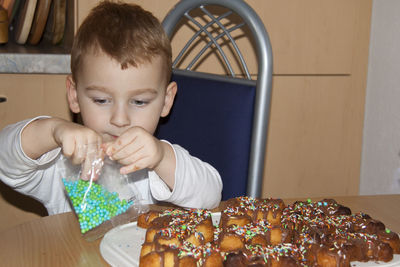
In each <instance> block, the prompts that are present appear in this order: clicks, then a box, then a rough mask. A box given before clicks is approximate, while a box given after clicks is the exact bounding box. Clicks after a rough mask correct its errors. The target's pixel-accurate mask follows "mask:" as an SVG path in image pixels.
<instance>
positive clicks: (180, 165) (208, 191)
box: [149, 142, 222, 209]
mask: <svg viewBox="0 0 400 267" xmlns="http://www.w3.org/2000/svg"><path fill="white" fill-rule="evenodd" d="M167 143H168V142H167ZM168 144H169V143H168ZM170 145H171V144H170ZM171 146H172V147H173V150H174V153H175V158H176V168H175V185H174V188H173V190H172V191H171V190H170V189H169V188H168V186H167V185H166V184H165V183H164V182H163V180H162V179H161V178H160V177H159V176H158V175H157V174H156V173H155V172H154V171H151V172H149V180H150V190H151V193H152V195H153V197H154V198H155V199H156V200H158V201H167V202H171V203H173V204H175V205H178V206H181V207H185V208H206V209H212V208H215V207H217V206H218V205H219V203H220V201H221V194H222V181H221V176H220V175H219V173H218V171H217V170H216V169H215V168H214V167H212V166H211V165H210V164H208V163H206V162H203V161H201V160H200V159H198V158H196V157H194V156H191V155H190V154H189V152H188V151H187V150H185V149H184V148H182V147H180V146H179V145H171Z"/></svg>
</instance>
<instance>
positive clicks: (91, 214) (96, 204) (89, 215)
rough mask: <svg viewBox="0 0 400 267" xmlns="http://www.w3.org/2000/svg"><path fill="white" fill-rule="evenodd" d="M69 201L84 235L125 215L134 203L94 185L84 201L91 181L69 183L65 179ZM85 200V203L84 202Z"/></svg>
mask: <svg viewBox="0 0 400 267" xmlns="http://www.w3.org/2000/svg"><path fill="white" fill-rule="evenodd" d="M63 183H64V186H65V189H66V191H67V193H68V196H69V199H70V201H71V203H72V206H73V207H74V210H75V213H76V214H77V216H78V219H79V224H80V228H81V232H82V234H84V233H86V232H87V231H89V230H91V229H93V228H95V227H97V226H99V225H100V224H102V223H103V222H105V221H107V220H110V219H111V218H113V217H115V216H117V215H119V214H122V213H125V212H126V211H127V210H128V208H129V207H130V206H131V205H132V204H133V201H126V200H125V199H123V200H121V199H120V198H119V196H118V193H116V192H113V193H112V192H109V191H107V190H106V189H105V188H104V187H102V186H101V185H99V184H96V183H93V184H92V186H91V188H90V190H89V192H88V193H87V195H86V198H85V200H84V195H85V192H86V190H87V189H88V186H89V181H84V180H81V179H80V180H77V181H67V180H66V179H63ZM83 200H84V201H83Z"/></svg>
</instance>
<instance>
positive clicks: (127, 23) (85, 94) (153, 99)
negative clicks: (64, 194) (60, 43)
mask: <svg viewBox="0 0 400 267" xmlns="http://www.w3.org/2000/svg"><path fill="white" fill-rule="evenodd" d="M71 69H72V76H68V77H67V95H68V102H69V106H70V109H71V111H72V112H74V113H80V114H81V117H82V121H83V123H84V125H85V126H87V127H89V128H91V129H93V130H95V131H97V132H98V133H99V134H101V135H102V136H103V139H105V140H107V141H108V140H110V139H111V140H112V139H113V138H116V137H118V136H120V135H121V134H122V133H123V132H124V131H125V130H127V129H129V128H131V127H133V126H139V127H142V128H144V129H145V130H147V131H148V132H149V133H154V131H155V129H156V127H157V124H158V121H159V118H160V116H161V117H162V116H166V115H168V113H169V111H170V109H171V107H172V104H173V101H174V97H175V93H176V90H177V87H176V84H175V83H174V82H172V83H168V82H169V79H170V74H171V47H170V43H169V40H168V37H167V36H166V34H165V32H164V30H163V28H162V26H161V24H160V23H159V21H158V20H157V19H156V18H155V17H154V16H153V15H152V14H151V13H150V12H147V11H145V10H143V9H142V8H141V7H139V6H136V5H129V4H123V3H110V2H102V3H100V4H99V5H98V6H97V7H95V8H94V9H93V10H92V11H91V13H90V14H89V16H88V17H87V18H86V19H85V20H84V21H83V23H82V25H81V27H80V28H79V30H78V32H77V35H76V38H75V40H74V44H73V48H72V52H71Z"/></svg>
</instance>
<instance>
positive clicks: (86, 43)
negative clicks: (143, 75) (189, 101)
mask: <svg viewBox="0 0 400 267" xmlns="http://www.w3.org/2000/svg"><path fill="white" fill-rule="evenodd" d="M88 52H91V53H98V52H102V53H104V54H106V55H108V56H109V57H111V58H112V59H114V60H116V61H117V62H119V63H120V64H121V68H122V69H125V68H127V67H129V66H133V67H137V66H139V65H140V64H143V63H148V62H150V61H152V59H153V58H154V57H156V56H161V58H162V59H163V64H164V67H165V75H166V77H167V80H169V78H170V75H171V66H172V64H171V44H170V41H169V39H168V36H167V35H166V34H165V32H164V30H163V28H162V26H161V25H160V22H159V21H158V20H157V18H155V17H154V16H153V15H152V14H151V13H150V12H148V11H146V10H144V9H142V8H141V7H140V6H137V5H132V4H127V3H112V2H108V1H105V2H101V3H100V4H99V5H98V6H96V7H95V8H93V9H92V11H91V12H90V14H89V15H88V16H87V17H86V19H85V20H84V21H83V23H82V25H81V26H80V28H79V30H78V32H77V33H76V36H75V38H74V43H73V47H72V51H71V72H72V77H73V79H74V81H75V82H77V80H78V78H79V70H80V65H81V62H82V58H83V57H84V56H85V54H86V53H88Z"/></svg>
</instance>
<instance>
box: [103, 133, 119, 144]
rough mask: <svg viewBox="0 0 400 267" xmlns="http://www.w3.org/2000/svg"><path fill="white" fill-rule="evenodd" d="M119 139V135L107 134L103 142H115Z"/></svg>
mask: <svg viewBox="0 0 400 267" xmlns="http://www.w3.org/2000/svg"><path fill="white" fill-rule="evenodd" d="M118 137H119V136H118V135H113V134H105V135H104V137H103V141H105V142H109V141H114V140H115V139H117V138H118Z"/></svg>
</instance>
